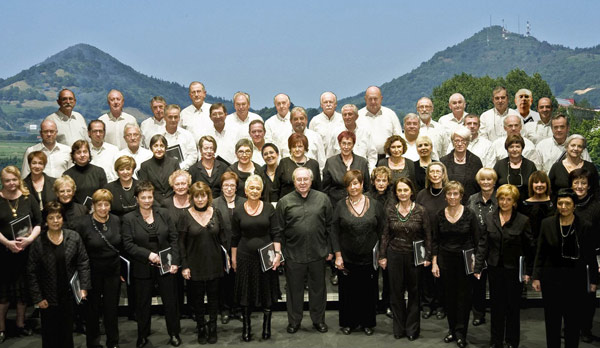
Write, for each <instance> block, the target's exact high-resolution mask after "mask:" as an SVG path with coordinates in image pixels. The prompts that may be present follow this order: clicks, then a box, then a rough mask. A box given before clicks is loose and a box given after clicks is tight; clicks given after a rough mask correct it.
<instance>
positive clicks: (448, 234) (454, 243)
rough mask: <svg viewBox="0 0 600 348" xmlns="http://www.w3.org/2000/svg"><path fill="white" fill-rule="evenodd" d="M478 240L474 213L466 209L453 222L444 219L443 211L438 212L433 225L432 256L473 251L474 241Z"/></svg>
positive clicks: (477, 226) (477, 224)
mask: <svg viewBox="0 0 600 348" xmlns="http://www.w3.org/2000/svg"><path fill="white" fill-rule="evenodd" d="M477 240H479V223H478V222H477V217H476V216H475V213H473V211H472V210H471V209H469V208H467V207H465V208H464V210H463V213H462V215H461V216H460V218H459V219H458V220H457V221H456V222H455V223H451V222H450V221H448V219H447V218H446V213H445V209H442V210H440V211H438V213H437V215H436V222H435V223H434V224H433V240H432V243H431V252H432V254H433V255H434V256H435V255H438V254H439V253H440V252H446V253H462V251H463V250H469V249H475V247H476V245H475V241H477Z"/></svg>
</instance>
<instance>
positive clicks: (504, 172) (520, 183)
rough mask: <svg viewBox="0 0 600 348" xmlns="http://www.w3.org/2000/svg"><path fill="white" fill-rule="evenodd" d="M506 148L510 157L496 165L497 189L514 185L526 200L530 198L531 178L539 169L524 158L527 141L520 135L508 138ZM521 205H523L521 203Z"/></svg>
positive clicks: (520, 195)
mask: <svg viewBox="0 0 600 348" xmlns="http://www.w3.org/2000/svg"><path fill="white" fill-rule="evenodd" d="M504 148H505V149H506V152H508V157H506V158H503V159H501V160H499V161H497V162H496V164H495V165H494V170H495V171H496V174H498V181H497V182H496V187H500V186H501V185H504V184H511V185H514V186H516V187H517V188H518V189H519V197H521V200H524V199H525V197H528V196H529V192H528V190H527V188H528V187H527V183H528V182H529V177H530V176H531V174H532V173H533V172H535V171H536V170H537V168H536V167H535V164H534V163H533V162H532V161H530V160H529V159H527V158H525V157H523V149H524V148H525V141H524V140H523V137H521V136H520V135H518V134H514V135H509V136H508V137H506V141H505V142H504ZM519 205H521V203H520V202H519Z"/></svg>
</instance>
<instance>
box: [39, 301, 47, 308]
mask: <svg viewBox="0 0 600 348" xmlns="http://www.w3.org/2000/svg"><path fill="white" fill-rule="evenodd" d="M37 305H38V307H40V308H41V309H46V308H48V301H46V300H41V301H40V302H38V304H37Z"/></svg>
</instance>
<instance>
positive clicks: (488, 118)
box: [479, 107, 519, 141]
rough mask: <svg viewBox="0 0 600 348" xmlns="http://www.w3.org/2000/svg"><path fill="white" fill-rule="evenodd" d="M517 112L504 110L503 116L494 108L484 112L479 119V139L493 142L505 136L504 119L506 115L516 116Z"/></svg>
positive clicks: (508, 109)
mask: <svg viewBox="0 0 600 348" xmlns="http://www.w3.org/2000/svg"><path fill="white" fill-rule="evenodd" d="M518 114H519V112H518V111H517V110H514V109H511V108H506V110H505V111H504V113H503V114H500V113H499V112H498V110H496V108H495V107H493V108H491V109H489V110H487V111H485V112H484V113H483V114H481V116H480V117H479V124H480V128H479V137H484V138H487V139H488V140H489V141H494V140H496V139H498V138H500V137H503V136H505V135H506V131H505V130H504V119H505V118H506V116H508V115H518Z"/></svg>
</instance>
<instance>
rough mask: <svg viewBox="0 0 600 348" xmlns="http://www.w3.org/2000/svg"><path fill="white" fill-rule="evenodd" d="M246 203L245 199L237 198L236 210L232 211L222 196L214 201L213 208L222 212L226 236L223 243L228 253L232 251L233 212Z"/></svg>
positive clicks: (234, 203)
mask: <svg viewBox="0 0 600 348" xmlns="http://www.w3.org/2000/svg"><path fill="white" fill-rule="evenodd" d="M245 201H246V199H245V198H242V197H240V196H235V200H234V201H233V205H234V208H232V209H230V208H229V207H228V206H227V201H225V197H223V196H220V197H217V198H215V199H213V202H212V206H213V207H214V208H216V209H217V210H219V211H220V212H221V218H222V219H223V226H224V233H225V236H224V238H223V239H222V240H221V241H222V242H223V246H224V247H225V249H227V252H229V251H230V250H231V235H232V234H233V232H232V230H231V229H232V227H231V219H232V218H233V210H234V209H235V207H239V206H240V205H242V204H244V202H245Z"/></svg>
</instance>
